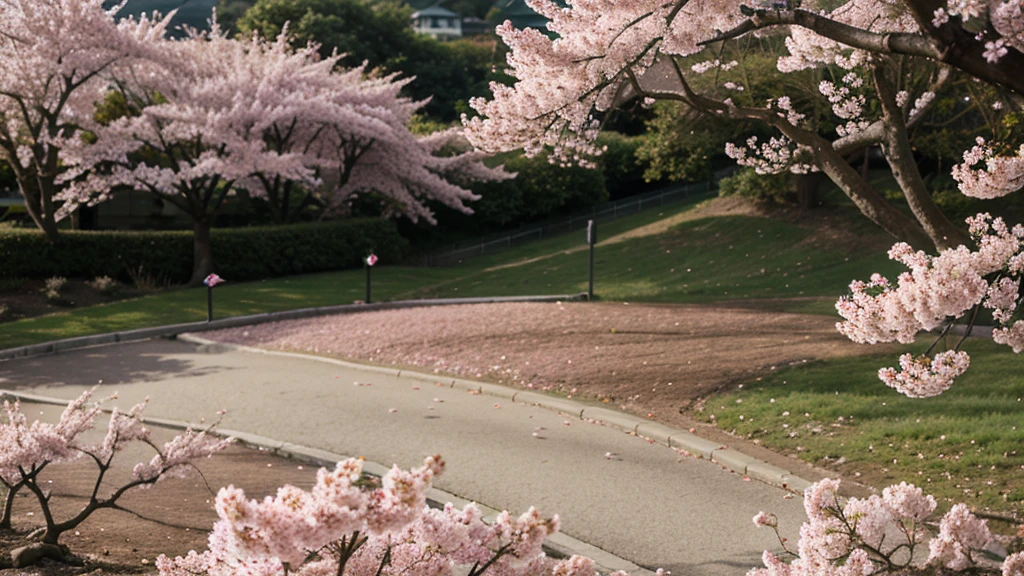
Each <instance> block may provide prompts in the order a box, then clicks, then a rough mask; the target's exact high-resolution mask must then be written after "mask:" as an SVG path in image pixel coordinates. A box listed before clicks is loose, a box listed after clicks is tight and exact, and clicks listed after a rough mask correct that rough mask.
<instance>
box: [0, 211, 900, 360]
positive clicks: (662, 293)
mask: <svg viewBox="0 0 1024 576" xmlns="http://www.w3.org/2000/svg"><path fill="white" fill-rule="evenodd" d="M704 199H706V197H698V198H692V199H690V200H688V201H687V202H686V203H684V204H682V205H676V206H673V207H667V208H655V209H652V210H648V211H644V212H641V213H638V214H635V215H632V216H629V217H626V218H622V219H620V220H617V221H615V222H610V223H607V224H604V225H602V226H601V229H600V236H601V238H609V237H611V236H614V235H616V234H620V233H622V232H626V231H628V230H632V229H634V228H637V227H639V226H642V225H645V224H649V223H652V222H656V221H658V220H661V219H664V218H668V217H671V216H673V215H675V214H678V213H680V212H682V211H685V210H689V209H691V208H692V207H693V206H694V205H695V204H697V203H699V202H700V201H702V200H704ZM809 234H810V231H808V230H807V229H804V228H799V227H796V226H793V225H791V224H787V223H784V222H780V221H776V220H772V219H768V218H761V217H747V216H726V217H717V218H708V219H703V220H695V221H691V222H686V223H684V224H681V225H679V226H677V227H675V228H672V229H670V230H668V231H667V232H665V233H662V234H658V235H654V236H647V237H642V238H635V239H632V240H628V241H625V242H620V243H617V244H611V245H608V246H602V247H599V248H598V250H597V253H596V258H595V268H596V281H595V292H596V294H597V295H598V297H599V298H602V299H605V300H629V301H639V302H643V301H647V302H688V303H708V302H721V301H727V300H736V299H761V300H762V301H763V302H764V304H765V306H766V307H772V308H774V309H779V308H782V309H790V310H793V311H800V312H813V313H827V314H834V311H833V309H832V303H833V302H834V301H835V298H836V296H838V295H840V294H842V293H844V292H845V291H846V286H847V284H848V283H849V281H850V280H852V279H853V278H866V277H867V276H868V275H870V274H871V273H872V272H876V271H879V272H883V273H893V272H895V271H896V270H897V268H896V267H894V266H893V264H892V263H891V262H889V261H888V260H887V258H886V257H885V254H884V252H883V251H881V250H879V251H872V252H870V253H867V254H858V253H853V252H844V251H843V247H842V246H836V247H835V248H832V249H827V250H822V249H821V248H820V247H819V246H816V245H814V244H812V243H808V242H806V240H807V237H808V235H809ZM584 236H585V235H584V233H583V232H582V231H579V232H575V233H572V234H568V235H563V236H559V237H555V238H549V239H545V240H542V241H537V242H531V243H529V244H526V245H523V246H520V247H515V248H511V249H508V250H505V251H502V252H498V253H494V254H489V255H484V256H480V257H475V258H470V259H467V260H465V261H464V262H462V263H460V264H458V265H455V266H449V267H442V268H418V267H403V266H382V265H378V266H377V267H375V268H374V271H373V300H374V301H387V300H404V299H416V298H452V297H464V296H465V297H469V296H497V295H507V296H513V295H540V294H572V293H580V292H585V291H586V289H587V266H588V254H587V251H586V250H578V251H576V252H572V253H566V251H567V250H570V249H572V248H578V247H581V246H582V245H583V241H584ZM538 258H540V259H539V260H534V259H538ZM531 260H534V261H531ZM520 262H527V263H525V264H521V265H515V266H506V267H503V268H500V269H494V268H495V267H497V266H502V265H507V264H510V263H520ZM229 280H230V279H229ZM214 296H215V306H214V307H215V314H216V317H218V318H223V317H228V316H238V315H245V314H256V313H261V312H273V311H279V310H288V309H295V308H307V307H314V306H328V305H335V304H348V303H351V302H352V301H353V300H361V299H363V298H364V297H365V276H364V272H363V271H362V270H348V271H343V272H333V273H324V274H311V275H305V276H293V277H288V278H277V279H270V280H266V281H262V282H246V283H238V284H233V283H230V282H228V283H227V284H224V285H223V286H221V287H218V288H217V289H216V291H215V293H214ZM789 298H797V299H798V300H785V299H789ZM777 299H784V300H777ZM780 302H781V304H780ZM205 318H206V294H205V289H203V288H199V289H179V290H169V291H166V292H163V293H158V294H153V295H149V296H145V297H142V298H138V299H133V300H129V301H121V302H115V303H111V304H106V305H102V306H94V307H90V308H82V309H70V310H68V311H66V312H61V313H57V314H52V315H48V316H42V317H37V318H28V319H24V320H19V321H15V322H9V323H5V324H0V348H7V347H13V346H19V345H24V344H32V343H38V342H46V341H50V340H56V339H61V338H70V337H75V336H83V335H88V334H98V333H104V332H111V331H118V330H128V329H132V328H142V327H147V326H159V325H164V324H176V323H183V322H194V321H201V320H204V319H205Z"/></svg>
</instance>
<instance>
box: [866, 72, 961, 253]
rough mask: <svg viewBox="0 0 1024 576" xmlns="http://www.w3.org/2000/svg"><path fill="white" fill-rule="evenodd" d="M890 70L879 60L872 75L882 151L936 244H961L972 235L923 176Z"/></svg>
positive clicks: (909, 201)
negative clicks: (941, 205) (946, 209)
mask: <svg viewBox="0 0 1024 576" xmlns="http://www.w3.org/2000/svg"><path fill="white" fill-rule="evenodd" d="M890 72H891V67H890V66H887V65H885V63H883V62H880V63H878V64H877V65H876V66H875V68H874V72H873V76H874V80H875V88H876V90H877V91H878V98H879V101H880V102H881V104H882V114H883V118H884V122H883V126H884V128H885V145H884V146H882V152H883V153H884V154H885V158H886V160H888V161H889V168H890V170H891V171H892V175H893V177H894V178H896V182H898V183H899V185H900V189H901V190H902V191H903V196H904V197H906V199H907V204H908V205H909V206H910V211H911V212H913V213H914V217H916V218H917V221H918V222H920V223H921V227H922V228H924V231H925V232H926V233H927V234H928V237H929V238H931V240H932V243H934V244H935V248H937V249H938V250H944V249H946V248H952V247H955V246H959V245H962V244H963V245H968V244H970V241H971V238H970V236H969V235H968V234H967V231H966V230H961V229H960V228H958V227H957V226H956V225H955V224H953V222H951V221H950V220H949V218H947V217H946V215H945V214H943V213H942V210H940V209H939V207H938V206H937V205H936V204H935V201H934V200H933V199H932V196H931V194H930V193H929V192H928V187H927V186H926V185H925V183H924V179H923V178H922V177H921V171H920V170H919V169H918V168H917V161H916V160H915V159H914V151H913V149H912V148H911V146H910V139H909V138H908V137H907V129H906V125H905V124H904V122H903V111H902V110H901V109H900V107H899V106H897V105H896V89H895V88H894V84H893V82H892V79H891V78H890Z"/></svg>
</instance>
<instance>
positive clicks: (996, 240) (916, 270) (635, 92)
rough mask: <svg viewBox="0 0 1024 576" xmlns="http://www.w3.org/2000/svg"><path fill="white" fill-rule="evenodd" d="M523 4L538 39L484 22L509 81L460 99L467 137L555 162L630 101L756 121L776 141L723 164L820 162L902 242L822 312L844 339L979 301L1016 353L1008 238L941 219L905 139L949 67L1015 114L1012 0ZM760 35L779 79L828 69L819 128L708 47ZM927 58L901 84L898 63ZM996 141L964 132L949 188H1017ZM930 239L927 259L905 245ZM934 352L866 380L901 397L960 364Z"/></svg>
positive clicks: (916, 326)
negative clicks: (882, 266) (835, 312)
mask: <svg viewBox="0 0 1024 576" xmlns="http://www.w3.org/2000/svg"><path fill="white" fill-rule="evenodd" d="M531 5H532V6H534V7H535V8H536V9H537V10H538V11H539V12H541V13H542V14H544V15H545V16H546V17H548V18H549V19H550V23H549V25H548V27H549V29H550V31H551V32H553V35H552V36H553V37H548V36H546V35H544V34H542V33H540V32H538V31H535V30H515V29H513V28H512V27H511V26H510V25H509V24H507V23H506V24H505V25H503V26H501V27H499V29H498V32H499V34H500V35H501V37H502V38H503V39H504V41H505V42H506V43H507V44H508V45H509V47H510V48H511V52H510V54H509V56H508V63H509V73H510V74H511V75H512V76H513V77H514V78H515V79H516V83H515V85H514V86H500V85H493V86H492V91H493V97H492V98H491V99H490V100H484V99H477V100H475V101H474V102H473V103H472V105H473V107H474V108H475V109H476V110H477V111H478V112H479V113H480V116H479V117H476V118H472V119H465V124H466V125H467V126H468V129H469V132H468V133H469V136H470V139H471V141H472V142H473V143H474V144H476V145H477V146H479V147H481V148H484V149H487V150H508V149H515V148H523V149H524V150H526V152H527V153H530V154H536V153H538V152H540V151H541V150H542V149H545V148H550V149H551V150H552V151H553V152H554V153H555V155H556V157H557V158H558V159H560V160H561V161H564V162H579V163H586V162H588V161H589V160H588V159H589V158H590V157H591V156H592V155H593V154H595V153H596V152H597V150H596V149H595V146H594V139H595V137H596V135H597V132H598V130H599V128H600V123H599V120H598V115H599V114H600V113H601V112H603V111H606V110H608V109H610V108H613V107H615V106H618V105H620V104H622V103H624V102H626V101H627V100H630V99H633V98H641V99H643V101H644V103H651V102H654V101H657V100H666V101H675V102H680V103H682V104H684V105H687V106H690V107H692V108H693V109H695V110H698V111H700V112H702V113H704V114H708V115H714V116H720V117H722V118H729V119H741V120H754V121H759V122H761V123H763V124H765V125H767V126H770V127H772V128H774V129H775V130H777V131H778V135H777V136H774V137H771V138H769V139H768V140H767V141H759V140H758V139H756V138H751V139H749V140H748V141H746V142H741V143H732V144H729V145H727V147H726V152H727V153H728V154H729V155H730V156H731V157H733V158H734V159H736V161H737V162H738V163H739V164H741V165H746V166H752V167H754V168H755V169H757V170H758V171H760V172H780V171H785V170H789V171H791V172H796V173H803V172H808V171H813V170H821V171H822V172H824V173H825V174H826V175H827V176H828V177H829V178H831V180H832V181H833V182H834V183H835V184H836V185H837V186H838V187H839V188H840V189H842V190H843V191H844V192H845V193H846V194H847V195H848V196H849V197H850V198H851V200H852V201H853V202H854V204H855V205H857V206H858V208H859V209H860V210H861V211H862V212H863V213H864V214H865V215H866V216H868V217H869V218H871V219H872V220H873V221H874V222H876V223H877V224H878V225H879V226H880V227H882V228H883V229H885V230H886V231H888V232H889V233H891V234H892V235H893V236H895V237H896V238H898V239H900V240H902V241H903V242H904V243H903V244H899V245H897V246H896V247H894V249H893V251H892V253H891V255H892V256H893V257H894V258H897V259H899V260H900V261H901V262H904V263H905V264H907V265H908V267H909V268H910V271H909V272H908V273H906V274H904V275H903V276H901V277H900V279H899V280H898V282H897V283H890V282H889V281H888V280H885V279H883V278H880V277H879V278H873V279H872V280H871V281H870V282H858V283H854V285H853V286H852V287H851V288H852V295H851V296H850V297H849V298H844V299H843V300H842V301H840V303H839V304H838V306H837V307H838V308H839V310H840V312H841V313H842V314H843V316H844V317H845V318H846V322H844V323H841V324H840V330H841V331H842V332H843V333H845V334H847V335H849V336H850V337H851V338H854V339H855V340H857V341H862V342H880V341H897V340H898V341H900V342H910V341H912V339H913V337H914V334H917V333H918V332H919V331H921V330H931V329H935V328H939V329H944V330H949V329H950V328H951V326H952V321H953V320H955V319H957V318H960V317H963V316H964V315H966V314H968V313H969V314H970V316H971V317H972V318H973V317H974V315H975V313H976V312H977V310H978V309H979V308H981V307H988V308H991V309H993V310H994V313H993V316H994V317H995V320H996V322H997V323H998V324H999V326H998V327H997V330H996V333H995V338H996V339H997V341H1000V342H1005V343H1007V344H1010V345H1011V346H1013V347H1014V349H1015V350H1016V351H1019V350H1021V349H1024V325H1020V326H1018V324H1017V322H1016V318H1015V316H1014V310H1015V309H1016V303H1017V302H1018V301H1019V298H1020V295H1019V290H1018V288H1019V283H1020V268H1019V266H1020V265H1019V264H1018V258H1017V253H1018V252H1019V251H1020V245H1019V244H1020V238H1021V236H1022V235H1024V232H1022V231H1021V229H1020V228H1019V227H1014V228H1010V227H1009V226H1007V225H1006V224H1005V223H1003V222H1002V221H1001V220H998V219H992V218H991V217H989V216H986V215H979V216H977V217H976V218H974V219H972V220H971V221H969V223H968V228H966V229H965V228H963V227H961V226H958V225H955V224H953V223H952V222H950V221H949V220H948V219H947V218H946V217H945V216H944V215H942V213H941V211H939V209H938V208H937V206H936V205H935V203H934V201H933V200H932V199H931V196H930V193H929V190H928V187H927V185H926V184H925V180H924V179H923V178H922V175H921V172H920V170H919V169H918V167H917V165H916V162H915V158H914V150H913V146H912V144H911V140H910V137H909V132H908V127H912V126H914V125H915V123H918V122H921V119H922V118H924V117H926V116H927V114H928V113H929V110H930V107H931V106H932V105H933V102H934V95H935V93H936V92H937V91H940V90H942V89H944V88H945V87H946V86H948V83H949V82H950V81H951V78H953V77H954V76H957V75H967V76H969V77H973V79H974V80H976V81H977V82H979V83H980V84H981V85H982V86H984V87H986V88H987V89H988V90H989V94H990V96H989V97H988V98H989V100H988V102H987V104H988V105H989V106H990V109H991V111H992V114H993V115H995V116H996V117H1001V116H1006V115H1010V116H1008V117H1007V118H1006V121H1005V122H1002V124H1003V125H1005V126H1009V125H1013V124H1014V122H1015V121H1014V118H1015V117H1016V116H1015V115H1019V114H1020V113H1021V102H1022V98H1024V76H1022V74H1021V73H1022V72H1024V54H1022V52H1021V49H1024V13H1022V2H1021V1H1020V0H1009V1H1005V2H1004V1H1002V0H997V1H995V2H991V3H981V2H975V1H973V0H966V1H961V0H957V1H955V2H947V1H946V0H849V1H848V2H845V3H843V4H841V5H839V6H838V7H836V8H835V9H833V10H830V11H824V10H817V9H813V7H808V8H806V9H804V8H800V7H799V3H798V2H788V1H781V2H774V3H767V2H763V3H758V4H756V5H754V6H745V5H741V4H734V3H721V2H716V1H715V0H642V1H637V2H615V1H611V0H579V1H577V2H573V3H572V5H571V6H570V7H569V8H566V9H562V8H559V7H558V6H556V5H555V4H554V3H553V2H550V1H549V0H533V1H532V2H531ZM776 32H777V33H780V34H785V35H786V38H785V45H786V48H787V51H788V54H786V55H784V56H782V57H780V58H779V59H778V62H777V66H778V68H779V70H780V71H781V72H796V71H801V70H807V69H811V68H814V69H822V70H824V71H826V72H827V73H826V74H825V76H824V78H823V79H822V80H821V81H820V83H819V84H818V86H817V90H818V92H819V93H820V95H821V97H823V98H824V99H825V100H827V106H828V108H830V109H831V112H832V116H833V119H834V122H835V125H836V128H835V130H834V133H823V132H821V131H820V130H818V129H817V127H816V126H814V125H812V124H810V123H809V122H808V116H810V115H811V110H810V109H809V108H808V106H810V105H809V104H808V103H806V102H800V101H798V100H796V99H794V98H791V97H790V96H789V95H787V94H782V93H779V94H773V95H772V97H771V98H770V99H769V100H768V101H767V103H765V102H764V100H763V99H762V100H761V101H756V100H755V99H754V98H753V97H751V96H749V95H748V94H747V92H746V91H745V90H744V88H745V86H744V85H743V83H742V76H741V75H735V70H734V69H735V68H736V67H737V62H735V61H733V60H730V59H728V58H725V57H724V55H725V54H727V53H728V47H729V45H730V42H732V41H734V40H735V39H737V38H742V37H744V36H746V35H749V34H760V35H764V34H771V33H776ZM928 69H930V70H931V71H930V72H929V73H928V74H927V77H925V78H923V79H922V80H921V81H917V82H915V80H914V77H915V76H914V74H913V73H908V72H907V71H908V70H911V71H914V73H918V72H919V71H920V70H928ZM918 77H920V75H919V74H918ZM998 136H1001V137H1002V138H1004V139H1003V140H1000V139H998V138H997V139H995V140H985V139H979V140H978V142H977V144H976V146H974V147H973V148H972V149H970V150H968V151H966V152H965V153H964V156H963V162H962V163H960V164H959V165H958V166H956V167H955V168H954V169H953V171H952V176H953V178H955V179H956V181H957V182H958V184H959V187H960V190H961V191H962V192H963V193H965V194H967V195H970V196H975V197H980V198H991V197H995V196H999V195H1005V194H1007V193H1010V192H1012V191H1015V190H1018V189H1020V188H1021V186H1022V185H1024V148H1018V146H1019V141H1018V140H1017V139H1018V138H1019V136H1015V135H1014V133H1013V132H1012V131H1008V132H1006V133H1003V134H1001V135H998ZM872 145H878V146H880V147H881V150H882V152H883V153H884V155H885V157H886V159H887V160H888V163H889V166H890V168H891V171H892V174H893V177H894V179H895V180H896V181H897V182H898V184H899V186H900V189H901V191H902V193H903V195H904V197H905V198H906V200H907V204H908V206H909V208H910V210H911V212H912V213H913V217H909V216H907V215H905V214H904V213H902V212H901V211H900V210H897V209H896V208H895V207H894V206H892V205H891V204H889V203H888V202H886V201H885V199H884V197H883V196H882V195H881V194H880V193H879V191H878V190H876V189H875V188H874V187H872V186H871V185H870V184H869V183H868V181H867V180H866V179H865V177H864V176H863V175H861V174H860V173H859V172H858V171H857V170H856V169H854V167H853V166H852V165H851V164H850V162H849V160H848V155H849V154H850V153H851V152H855V151H857V150H862V149H863V148H864V147H865V146H872ZM972 245H973V246H976V247H977V249H974V247H972ZM931 246H934V247H935V248H936V249H938V250H939V251H940V254H939V255H938V256H935V257H930V256H926V255H925V254H924V253H923V252H915V250H921V249H924V248H929V247H931ZM911 247H913V248H911ZM972 311H973V312H972ZM969 324H971V322H969ZM932 352H933V351H932V350H930V351H929V353H928V354H926V355H924V356H921V357H918V358H914V357H911V356H905V357H904V358H902V359H901V365H902V369H901V370H896V369H885V370H882V371H881V372H880V377H881V378H882V379H883V380H884V381H885V382H886V383H888V384H890V385H892V386H894V387H896V388H897V389H900V390H902V391H903V392H905V393H907V394H910V395H914V396H928V395H934V394H936V393H939V392H941V391H942V390H944V389H946V388H947V387H948V386H949V383H950V382H952V379H953V378H955V376H956V375H958V374H960V373H962V372H963V370H964V369H965V368H966V366H967V363H968V358H967V355H966V353H963V352H962V351H961V350H960V349H959V344H958V345H956V346H955V347H954V348H953V349H951V350H947V351H943V352H939V353H938V354H937V355H935V356H934V357H933V356H932V355H931V354H932Z"/></svg>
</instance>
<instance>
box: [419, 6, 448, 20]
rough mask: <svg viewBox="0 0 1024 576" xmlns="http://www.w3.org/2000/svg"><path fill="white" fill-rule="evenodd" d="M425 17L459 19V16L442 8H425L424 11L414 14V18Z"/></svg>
mask: <svg viewBox="0 0 1024 576" xmlns="http://www.w3.org/2000/svg"><path fill="white" fill-rule="evenodd" d="M423 16H440V17H442V18H458V17H459V15H458V14H456V13H455V12H452V11H451V10H448V9H447V8H442V7H440V6H431V7H430V8H424V9H423V10H417V11H416V12H413V13H412V17H413V18H420V17H423Z"/></svg>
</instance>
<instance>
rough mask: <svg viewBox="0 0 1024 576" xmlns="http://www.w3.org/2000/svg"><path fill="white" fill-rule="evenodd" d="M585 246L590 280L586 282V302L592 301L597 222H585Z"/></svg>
mask: <svg viewBox="0 0 1024 576" xmlns="http://www.w3.org/2000/svg"><path fill="white" fill-rule="evenodd" d="M587 244H588V245H589V246H590V278H589V281H588V282H587V302H593V301H594V246H595V245H596V244H597V222H594V221H593V220H587Z"/></svg>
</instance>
